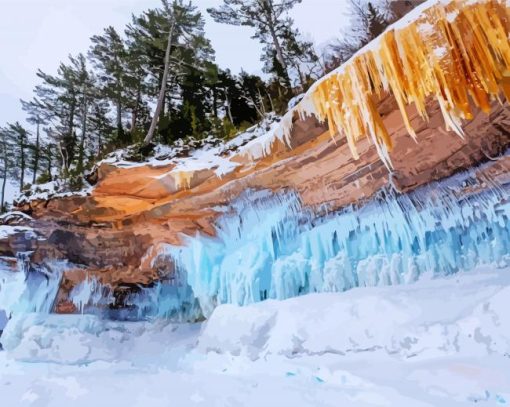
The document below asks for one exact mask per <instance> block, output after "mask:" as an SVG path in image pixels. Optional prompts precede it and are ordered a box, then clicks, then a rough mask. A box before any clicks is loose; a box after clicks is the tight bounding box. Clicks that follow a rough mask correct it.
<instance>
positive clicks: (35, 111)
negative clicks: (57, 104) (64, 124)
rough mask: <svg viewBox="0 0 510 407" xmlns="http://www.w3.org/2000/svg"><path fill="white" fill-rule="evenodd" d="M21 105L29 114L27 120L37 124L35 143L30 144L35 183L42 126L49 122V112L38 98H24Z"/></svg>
mask: <svg viewBox="0 0 510 407" xmlns="http://www.w3.org/2000/svg"><path fill="white" fill-rule="evenodd" d="M21 105H22V108H23V110H24V111H25V112H27V114H28V117H27V122H28V123H30V124H33V125H35V126H36V130H35V143H34V144H30V146H29V148H30V151H31V170H32V184H35V181H36V179H37V174H38V172H39V161H40V144H41V126H43V125H46V124H47V123H48V120H49V114H48V111H47V109H46V108H45V106H44V105H43V104H42V103H41V101H39V100H38V99H37V98H34V99H33V100H31V101H29V102H26V101H24V100H22V101H21Z"/></svg>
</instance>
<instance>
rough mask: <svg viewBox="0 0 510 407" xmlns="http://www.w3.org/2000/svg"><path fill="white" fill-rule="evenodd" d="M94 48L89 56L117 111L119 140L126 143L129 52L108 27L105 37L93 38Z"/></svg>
mask: <svg viewBox="0 0 510 407" xmlns="http://www.w3.org/2000/svg"><path fill="white" fill-rule="evenodd" d="M91 41H92V47H91V49H90V52H89V56H90V58H91V60H92V61H93V63H94V67H95V68H96V69H97V71H98V73H97V77H98V81H99V83H100V86H101V93H102V94H103V95H104V97H105V98H106V99H108V100H110V101H111V102H112V103H113V105H114V106H115V109H116V126H117V138H118V139H119V140H120V141H121V142H123V143H125V142H127V141H128V140H127V139H126V137H125V132H124V128H123V125H122V117H123V114H124V109H125V107H126V105H128V103H129V102H128V92H127V85H128V80H127V74H128V66H127V65H128V50H127V49H126V45H125V43H124V41H123V39H122V38H121V37H120V35H119V34H118V33H117V31H116V30H115V28H113V27H108V28H106V29H105V30H104V33H103V35H95V36H93V37H92V38H91Z"/></svg>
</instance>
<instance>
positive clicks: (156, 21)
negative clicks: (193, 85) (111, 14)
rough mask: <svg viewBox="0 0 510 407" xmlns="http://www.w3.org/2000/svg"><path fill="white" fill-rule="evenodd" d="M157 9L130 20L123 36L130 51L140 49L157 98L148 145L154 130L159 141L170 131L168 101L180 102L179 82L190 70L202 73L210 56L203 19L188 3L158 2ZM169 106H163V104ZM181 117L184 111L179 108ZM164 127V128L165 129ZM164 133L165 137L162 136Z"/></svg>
mask: <svg viewBox="0 0 510 407" xmlns="http://www.w3.org/2000/svg"><path fill="white" fill-rule="evenodd" d="M162 4H163V7H162V8H161V9H156V10H149V11H147V12H145V13H144V14H142V15H141V16H139V17H134V19H133V23H132V24H131V25H129V26H128V29H127V35H128V38H129V43H130V47H131V48H132V49H138V50H143V52H144V54H145V55H146V56H147V58H146V59H145V60H144V64H145V66H146V69H147V71H148V72H149V73H150V75H149V76H150V80H149V82H150V83H152V84H153V89H154V90H155V92H154V96H156V97H157V102H156V109H155V113H154V115H153V119H152V122H151V126H150V128H149V131H148V133H147V136H146V137H145V142H146V143H149V142H150V141H151V140H152V139H153V138H154V136H155V131H156V127H159V133H160V135H161V136H162V138H163V139H166V140H169V139H171V138H175V136H174V135H170V136H171V137H168V133H171V131H170V130H169V129H168V123H170V120H169V118H166V119H165V115H167V114H168V113H170V112H171V110H172V108H173V106H172V99H173V98H179V104H180V105H181V106H184V103H183V101H182V100H181V97H180V95H181V92H182V85H183V82H184V81H185V80H186V79H185V78H186V76H189V75H190V74H191V72H192V71H194V70H198V71H204V70H205V69H206V68H205V63H206V62H207V61H210V60H211V58H212V55H213V52H212V49H211V46H210V43H209V41H208V40H207V39H206V38H205V34H204V19H203V17H202V15H201V13H200V12H198V11H197V10H196V7H195V6H194V5H192V3H191V2H188V3H185V2H184V1H183V0H173V1H172V2H171V3H170V2H169V1H167V0H163V1H162ZM168 104H170V106H168V107H167V105H168ZM179 113H180V114H181V115H183V114H184V111H183V110H182V109H180V112H179ZM165 124H166V126H165ZM165 132H166V134H165Z"/></svg>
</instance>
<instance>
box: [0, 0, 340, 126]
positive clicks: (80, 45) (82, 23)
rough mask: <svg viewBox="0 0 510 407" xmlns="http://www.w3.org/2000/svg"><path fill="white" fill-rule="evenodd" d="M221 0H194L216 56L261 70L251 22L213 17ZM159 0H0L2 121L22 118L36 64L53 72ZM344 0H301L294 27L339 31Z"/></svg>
mask: <svg viewBox="0 0 510 407" xmlns="http://www.w3.org/2000/svg"><path fill="white" fill-rule="evenodd" d="M221 2H222V1H221V0H195V1H194V3H195V4H196V5H197V6H198V7H199V8H200V9H201V10H202V11H203V14H204V16H205V17H206V28H205V29H206V35H207V37H208V38H209V39H210V40H211V42H212V45H213V47H214V49H215V51H216V62H217V63H218V64H219V66H221V67H222V68H230V69H231V70H232V71H233V72H235V73H237V72H239V71H240V69H241V68H243V69H244V70H246V71H248V72H251V73H260V72H261V66H262V64H261V62H260V45H259V44H258V43H257V41H256V40H253V39H251V38H250V36H251V35H252V34H253V32H252V31H251V29H250V28H247V27H233V26H228V25H224V24H217V23H215V22H214V21H212V20H211V19H210V18H209V16H208V15H207V13H206V12H205V9H206V8H207V7H211V6H217V5H219V4H221ZM159 4H160V0H0V126H3V125H4V124H5V123H6V122H13V121H16V120H19V121H23V120H24V114H23V111H22V110H21V107H20V103H19V99H20V98H23V99H29V98H31V96H32V89H33V88H34V86H35V85H36V84H37V77H36V75H35V72H36V71H37V69H38V68H40V69H42V70H43V71H45V72H48V73H55V71H56V69H57V67H58V64H59V62H60V61H63V60H65V59H66V58H67V55H68V54H70V53H72V54H77V53H79V52H86V51H87V49H88V47H89V45H90V41H89V39H90V37H91V36H92V35H94V34H98V33H101V32H102V30H103V28H104V27H107V26H108V25H113V26H114V27H115V28H117V29H118V30H119V31H122V30H123V28H124V26H125V25H126V24H127V23H129V22H130V20H131V14H133V13H134V14H139V13H140V12H142V11H143V10H146V9H148V8H151V7H156V6H158V5H159ZM345 7H346V0H303V2H302V3H301V4H298V5H297V6H296V7H295V9H294V10H293V11H292V17H293V18H294V19H295V21H296V24H297V27H298V28H299V29H300V30H301V31H302V32H303V33H304V34H306V35H308V36H310V37H312V38H313V39H314V40H315V41H316V43H318V44H320V43H324V42H325V41H327V40H329V39H331V38H334V37H338V36H339V33H340V30H341V27H342V26H343V25H345V24H346V18H345V14H344V13H345Z"/></svg>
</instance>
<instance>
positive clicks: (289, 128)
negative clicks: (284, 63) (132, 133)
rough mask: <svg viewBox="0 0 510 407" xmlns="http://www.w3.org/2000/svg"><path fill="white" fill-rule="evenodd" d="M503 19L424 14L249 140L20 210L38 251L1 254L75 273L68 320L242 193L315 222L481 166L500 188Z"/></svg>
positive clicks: (102, 172)
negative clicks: (67, 265) (78, 290)
mask: <svg viewBox="0 0 510 407" xmlns="http://www.w3.org/2000/svg"><path fill="white" fill-rule="evenodd" d="M508 18H509V12H508V9H507V7H506V5H505V4H504V3H503V2H499V1H481V2H452V3H450V4H447V5H443V4H439V5H434V4H433V3H430V2H429V3H427V4H426V5H425V6H423V7H422V8H421V9H420V10H419V13H416V15H415V16H414V17H412V19H408V20H407V21H406V23H405V24H403V23H399V24H398V25H397V26H394V27H392V28H390V29H389V30H387V31H386V32H385V33H384V34H383V35H382V36H381V37H380V38H379V39H378V40H377V41H376V42H375V44H372V45H371V46H370V47H368V48H366V49H364V50H362V51H361V52H360V53H358V54H357V55H356V56H355V57H354V58H353V59H352V60H351V61H349V62H348V63H347V64H346V65H345V66H343V67H341V68H340V69H339V70H337V71H335V72H333V73H332V74H330V75H328V76H327V77H325V78H323V79H322V80H320V81H318V83H317V84H316V85H315V86H314V87H312V89H310V91H309V92H308V93H307V95H305V97H304V98H303V100H302V101H301V102H300V104H298V105H297V106H296V107H295V108H294V109H292V110H291V111H290V112H289V113H288V114H287V115H286V116H285V117H284V118H283V120H282V121H281V122H280V124H277V123H268V124H267V127H268V128H267V129H265V128H262V129H257V130H254V133H257V132H258V133H259V134H260V136H258V137H255V138H254V139H251V140H250V138H249V137H246V136H240V137H239V138H238V139H237V140H233V141H231V142H228V143H226V144H224V145H221V146H219V147H216V148H215V149H209V150H208V149H203V151H201V150H199V151H195V152H192V153H190V154H189V156H188V157H172V158H171V159H167V160H166V161H165V160H163V161H157V160H152V161H150V160H149V161H147V162H145V163H126V162H121V161H118V160H105V161H103V162H101V163H100V164H99V165H98V167H97V169H96V172H95V175H94V177H93V178H94V180H95V186H94V188H93V189H92V190H91V192H90V194H89V195H88V196H67V197H60V198H55V199H49V200H46V199H40V200H32V201H30V202H26V203H24V204H23V205H21V207H20V209H21V210H23V211H25V212H27V213H29V214H30V215H31V216H32V217H33V220H32V221H30V222H28V224H29V225H30V226H31V227H33V228H35V229H36V230H37V231H38V233H40V234H41V235H42V236H43V237H44V240H41V239H35V240H34V239H32V240H30V241H29V242H28V241H27V242H26V245H25V246H26V247H19V243H16V242H15V241H14V240H12V238H10V239H11V240H9V241H8V242H5V241H4V243H2V244H3V245H4V246H5V247H4V246H2V247H1V251H2V254H9V253H10V254H12V253H13V252H16V251H22V249H23V250H30V251H33V252H34V254H33V255H32V261H33V262H34V263H36V264H40V263H42V262H43V261H44V260H45V259H47V258H65V259H68V260H69V261H70V262H72V263H74V264H76V265H78V266H77V267H76V268H73V269H72V270H69V271H67V272H66V273H65V274H64V277H63V279H62V283H61V289H60V293H59V295H58V300H57V302H56V310H57V311H61V312H75V311H76V307H74V306H73V305H72V304H71V303H70V302H69V301H68V300H67V299H66V298H67V296H68V294H69V292H71V290H72V289H73V288H74V287H76V286H77V285H78V284H79V283H80V282H81V281H83V280H84V279H86V278H90V277H91V276H93V277H94V278H97V279H98V280H99V281H100V282H101V283H102V284H105V285H107V286H109V287H112V289H113V291H114V292H117V293H122V292H123V290H129V289H130V287H131V288H132V287H136V286H137V285H142V286H147V285H150V284H152V283H154V282H155V281H159V280H160V279H162V278H169V276H171V275H172V274H173V273H175V267H174V265H173V264H172V261H171V259H162V258H161V251H160V250H158V248H159V247H162V246H164V245H167V244H168V245H174V246H176V245H177V246H178V245H181V244H184V241H183V236H194V235H196V234H202V235H208V236H214V235H215V234H216V233H217V230H216V227H217V219H218V217H219V216H223V215H225V213H228V212H229V211H232V207H231V203H232V202H234V201H235V200H236V198H238V197H239V196H241V195H242V194H243V193H244V192H245V191H247V190H269V191H275V192H277V191H282V190H285V191H290V192H293V193H296V194H297V195H298V196H299V200H300V201H301V203H302V206H303V207H304V208H306V210H307V211H310V213H313V214H314V215H313V216H315V217H317V218H319V217H321V216H322V215H324V214H325V213H326V212H328V213H331V212H332V211H338V210H341V209H342V208H345V207H348V206H352V205H354V206H355V207H361V206H363V205H364V204H365V203H366V202H368V201H369V200H370V199H371V198H373V197H374V196H375V195H376V194H377V193H378V192H379V191H381V190H383V189H388V188H390V189H393V190H395V191H397V192H398V193H408V192H410V191H413V190H415V189H416V188H418V187H420V186H423V185H426V184H429V183H431V182H432V181H437V180H441V179H444V178H446V177H449V176H451V175H453V174H455V173H457V172H459V171H462V170H465V169H470V168H473V167H476V166H477V165H478V164H480V163H483V162H487V161H488V162H489V163H490V164H489V165H485V166H484V167H482V168H481V169H480V170H478V171H477V172H475V173H476V176H477V177H479V179H480V180H484V179H499V180H500V182H501V183H507V182H508V180H507V179H506V177H507V175H508V173H509V171H508V169H509V166H510V159H509V158H508V157H507V156H504V153H505V151H506V150H507V148H508V146H509V145H510V109H509V106H508V103H507V102H504V101H503V100H504V95H508V94H509V92H508V84H507V78H508V72H510V43H509V41H508V36H509V34H510V26H509V19H508ZM480 185H481V188H483V185H484V183H483V182H482V181H481V182H480ZM470 188H472V186H469V187H466V191H465V193H466V194H469V193H471V192H472V191H470V190H469V189H470ZM6 245H7V246H8V247H7V246H6ZM16 245H18V246H16ZM9 250H10V251H9ZM119 295H120V296H122V294H119ZM120 302H122V301H120Z"/></svg>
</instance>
